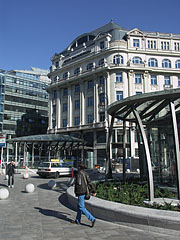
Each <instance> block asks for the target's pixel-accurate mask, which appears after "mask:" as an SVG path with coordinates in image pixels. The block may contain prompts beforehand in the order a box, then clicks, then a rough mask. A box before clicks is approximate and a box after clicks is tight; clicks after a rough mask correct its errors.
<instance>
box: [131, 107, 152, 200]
mask: <svg viewBox="0 0 180 240" xmlns="http://www.w3.org/2000/svg"><path fill="white" fill-rule="evenodd" d="M132 110H133V113H134V116H135V118H136V120H137V124H138V126H139V130H140V132H141V136H142V141H143V144H144V150H145V156H146V161H147V167H148V181H149V201H153V200H154V183H153V174H152V165H151V157H150V151H149V146H148V141H147V137H146V133H145V131H144V127H143V124H142V121H141V118H140V116H139V113H138V111H137V110H136V109H134V108H133V107H132Z"/></svg>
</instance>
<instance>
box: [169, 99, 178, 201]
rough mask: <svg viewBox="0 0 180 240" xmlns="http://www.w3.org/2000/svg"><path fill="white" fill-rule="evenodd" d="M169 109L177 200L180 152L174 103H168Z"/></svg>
mask: <svg viewBox="0 0 180 240" xmlns="http://www.w3.org/2000/svg"><path fill="white" fill-rule="evenodd" d="M169 107H170V110H171V117H172V127H173V138H174V150H175V160H176V172H177V192H178V199H180V152H179V136H178V127H177V120H176V112H175V107H174V102H173V101H170V102H169Z"/></svg>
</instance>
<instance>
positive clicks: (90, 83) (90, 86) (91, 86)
mask: <svg viewBox="0 0 180 240" xmlns="http://www.w3.org/2000/svg"><path fill="white" fill-rule="evenodd" d="M91 88H93V81H92V80H91V81H88V89H91Z"/></svg>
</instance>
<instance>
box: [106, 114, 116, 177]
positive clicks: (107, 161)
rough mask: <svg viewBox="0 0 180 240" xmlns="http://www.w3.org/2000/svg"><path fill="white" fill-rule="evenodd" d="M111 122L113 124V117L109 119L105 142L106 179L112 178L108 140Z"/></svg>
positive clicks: (111, 128) (110, 132) (109, 138)
mask: <svg viewBox="0 0 180 240" xmlns="http://www.w3.org/2000/svg"><path fill="white" fill-rule="evenodd" d="M113 124H114V117H112V119H111V124H110V127H109V132H108V141H107V142H106V179H108V178H109V179H111V178H112V163H111V160H110V142H111V136H112V130H113Z"/></svg>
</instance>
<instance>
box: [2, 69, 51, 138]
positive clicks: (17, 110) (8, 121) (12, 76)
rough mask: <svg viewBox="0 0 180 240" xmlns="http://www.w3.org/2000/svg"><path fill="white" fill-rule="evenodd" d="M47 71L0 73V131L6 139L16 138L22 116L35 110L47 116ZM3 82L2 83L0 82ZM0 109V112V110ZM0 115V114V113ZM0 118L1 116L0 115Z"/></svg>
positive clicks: (33, 70)
mask: <svg viewBox="0 0 180 240" xmlns="http://www.w3.org/2000/svg"><path fill="white" fill-rule="evenodd" d="M47 74H48V71H47V70H41V69H38V68H32V70H31V71H28V70H11V71H6V72H5V71H4V72H3V73H1V75H2V76H1V85H0V86H1V88H0V89H1V92H2V93H1V95H0V96H1V98H2V99H3V101H2V102H1V108H2V110H3V111H2V112H3V114H2V119H1V118H0V121H1V120H2V122H1V124H2V127H1V130H0V132H2V133H3V134H6V138H7V139H9V138H13V137H15V136H16V130H17V122H18V120H20V119H21V117H22V115H24V114H26V113H27V112H29V111H31V110H33V109H36V110H38V112H39V114H41V115H43V116H46V117H47V116H48V98H49V97H48V93H47V91H46V87H47V86H48V84H49V82H50V80H49V78H48V77H47ZM2 80H3V81H2ZM1 108H0V110H1ZM0 112H1V111H0ZM0 114H1V113H0ZM0 116H1V115H0Z"/></svg>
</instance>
